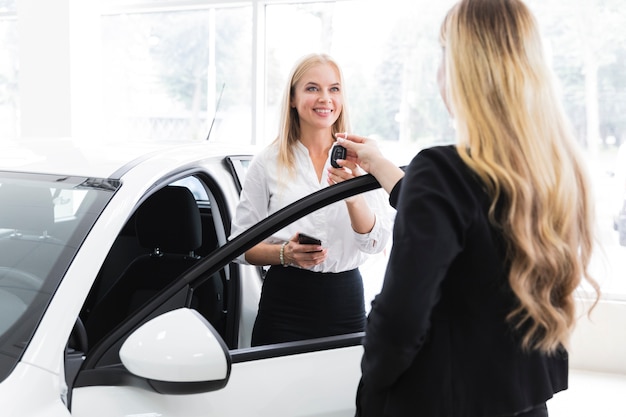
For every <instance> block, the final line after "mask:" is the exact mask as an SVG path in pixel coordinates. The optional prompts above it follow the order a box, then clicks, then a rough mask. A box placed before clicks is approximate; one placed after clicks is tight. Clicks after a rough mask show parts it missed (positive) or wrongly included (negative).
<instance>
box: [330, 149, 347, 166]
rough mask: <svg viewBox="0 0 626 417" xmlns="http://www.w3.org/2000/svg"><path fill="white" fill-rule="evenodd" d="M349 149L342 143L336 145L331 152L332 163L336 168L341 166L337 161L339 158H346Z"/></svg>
mask: <svg viewBox="0 0 626 417" xmlns="http://www.w3.org/2000/svg"><path fill="white" fill-rule="evenodd" d="M347 154H348V151H347V150H346V148H344V147H343V146H341V145H335V146H334V147H333V150H332V151H331V153H330V164H331V165H332V166H334V167H335V168H341V165H339V164H338V163H337V159H346V155H347Z"/></svg>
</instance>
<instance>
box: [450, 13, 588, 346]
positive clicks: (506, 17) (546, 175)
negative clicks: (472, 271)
mask: <svg viewBox="0 0 626 417" xmlns="http://www.w3.org/2000/svg"><path fill="white" fill-rule="evenodd" d="M441 41H442V45H443V47H444V60H445V64H444V65H445V74H446V75H445V77H446V86H447V89H446V95H447V97H446V99H447V102H448V105H449V106H450V110H451V112H452V114H453V115H454V117H455V119H456V122H457V140H458V142H457V148H458V151H459V153H460V155H461V157H462V158H463V160H464V161H465V162H466V163H467V165H468V166H469V167H470V168H471V169H472V170H473V171H475V172H476V174H477V175H478V176H479V177H480V178H481V179H482V181H483V182H484V183H485V184H486V187H487V190H488V192H489V193H490V195H491V197H492V204H491V209H490V212H489V215H490V219H491V221H492V223H493V224H495V225H496V227H498V228H500V229H501V230H502V232H503V233H504V237H505V239H506V241H507V244H508V257H509V259H508V260H509V262H510V274H509V282H510V285H511V288H512V290H513V292H514V293H515V295H516V297H517V299H518V301H519V303H518V305H517V306H516V307H515V308H514V309H513V310H512V311H511V313H510V314H509V316H508V319H509V320H510V321H511V322H512V323H514V325H515V326H516V328H517V329H521V330H522V331H523V332H522V334H523V338H522V346H523V347H524V348H525V349H529V348H530V349H538V350H540V351H544V352H548V353H553V352H555V351H556V350H557V349H558V348H559V347H560V346H567V345H568V342H569V337H570V334H571V331H572V330H573V328H574V325H575V322H576V307H575V303H574V291H575V290H576V288H577V287H578V285H579V284H580V283H581V280H582V279H583V278H584V279H586V280H587V281H588V282H589V283H590V284H591V286H592V287H593V288H594V289H595V291H596V301H595V302H596V303H597V300H598V298H599V295H600V291H599V287H598V284H597V283H596V282H595V281H594V280H593V278H592V277H591V276H590V274H589V271H588V267H589V262H590V258H591V254H592V249H593V243H594V231H593V224H594V213H593V202H592V197H591V191H590V184H589V179H588V177H587V174H586V172H585V169H584V164H583V162H582V157H581V155H580V154H579V151H578V148H577V145H576V143H575V140H574V137H573V134H572V132H571V131H570V127H569V123H568V122H567V120H566V118H565V116H564V113H563V110H562V107H561V104H560V102H559V100H558V98H557V95H556V92H555V89H554V87H553V84H552V74H551V72H550V70H549V67H548V65H547V63H546V60H545V57H544V52H543V48H542V45H541V38H540V34H539V31H538V28H537V23H536V21H535V19H534V17H533V15H532V13H531V12H530V11H529V10H528V8H527V7H526V6H525V5H524V3H523V2H522V1H519V0H462V1H460V2H459V3H458V4H457V5H456V6H454V7H453V8H452V9H451V10H450V12H449V13H448V15H447V17H446V19H445V20H444V22H443V25H442V28H441Z"/></svg>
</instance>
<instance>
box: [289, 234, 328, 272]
mask: <svg viewBox="0 0 626 417" xmlns="http://www.w3.org/2000/svg"><path fill="white" fill-rule="evenodd" d="M298 235H299V233H296V234H295V235H293V237H292V238H291V239H290V240H289V243H287V244H286V245H285V249H284V257H285V263H286V264H288V265H295V266H299V267H301V268H310V267H312V266H315V265H317V264H320V263H322V262H324V261H325V260H326V257H327V256H328V249H326V248H324V247H323V246H319V245H301V244H300V243H298Z"/></svg>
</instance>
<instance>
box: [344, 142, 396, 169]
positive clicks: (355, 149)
mask: <svg viewBox="0 0 626 417" xmlns="http://www.w3.org/2000/svg"><path fill="white" fill-rule="evenodd" d="M339 135H341V136H339ZM336 136H337V143H338V144H339V145H341V146H343V147H344V148H346V150H347V151H348V152H347V161H348V162H352V163H353V164H355V165H358V166H360V167H361V168H363V169H364V170H365V171H366V172H371V169H372V165H375V164H376V163H377V162H379V161H381V160H384V159H385V157H384V156H383V154H382V153H381V152H380V149H378V144H377V143H376V141H375V140H373V139H368V138H365V137H362V136H357V135H350V134H348V133H338V134H337V135H336ZM345 162H346V161H344V160H341V159H339V160H338V163H339V164H340V165H341V166H344V165H345Z"/></svg>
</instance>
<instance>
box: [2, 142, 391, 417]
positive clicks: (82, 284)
mask: <svg viewBox="0 0 626 417" xmlns="http://www.w3.org/2000/svg"><path fill="white" fill-rule="evenodd" d="M61 142H63V143H53V142H50V141H46V142H40V143H38V144H35V145H33V146H30V145H27V144H18V145H14V146H12V147H7V149H5V151H3V154H2V155H0V404H1V407H0V409H1V411H0V415H2V416H7V417H9V416H11V417H13V416H15V417H18V416H19V417H61V416H63V417H66V416H73V417H99V416H102V417H105V416H106V417H112V416H133V417H139V416H141V417H156V416H164V417H165V416H181V417H182V416H184V417H195V416H198V417H200V416H202V417H210V416H219V417H227V416H233V417H242V416H245V417H252V416H271V417H281V416H285V417H287V416H288V417H296V416H309V417H312V416H324V417H333V416H336V417H339V416H346V417H347V416H353V415H354V409H355V407H354V399H355V392H356V387H357V383H358V380H359V377H360V368H359V366H360V359H361V354H362V347H361V337H362V334H347V335H342V336H337V337H330V338H324V339H316V340H307V341H303V342H292V343H283V344H277V345H270V346H262V347H255V348H250V335H251V329H252V325H253V322H254V318H255V314H256V311H257V304H258V300H259V295H260V289H261V284H262V273H263V270H262V269H261V268H258V267H253V266H249V265H241V264H238V263H235V262H233V260H234V259H235V258H236V257H237V256H238V255H240V254H241V253H243V252H244V251H245V250H247V249H248V248H250V247H252V246H253V245H255V244H256V243H258V242H260V241H261V240H263V239H264V238H266V237H268V236H269V235H271V234H272V233H273V232H275V231H276V230H278V229H280V228H282V227H284V226H285V225H287V224H289V223H290V222H292V221H294V220H296V219H297V218H299V217H301V216H303V215H305V214H308V213H310V212H312V211H314V210H316V209H318V208H321V207H324V206H326V205H328V204H331V203H333V202H335V201H338V200H341V199H343V198H345V197H347V196H350V195H354V194H356V193H360V192H366V191H369V190H373V189H375V188H378V187H379V185H378V183H377V182H376V181H375V180H374V179H373V178H372V177H371V176H362V177H359V178H357V179H354V180H352V181H347V182H344V183H341V184H338V185H336V186H333V187H329V188H326V189H324V190H322V191H320V192H318V193H315V194H312V195H311V196H308V197H306V198H304V199H302V200H300V201H298V202H296V203H294V204H293V205H292V206H290V207H288V208H286V209H284V210H282V211H281V212H279V213H276V214H275V215H273V216H271V217H269V218H267V219H266V220H265V221H263V222H261V223H259V224H258V225H256V226H255V227H253V228H251V229H249V230H248V231H246V232H245V233H243V234H242V235H240V236H238V237H237V238H235V239H233V240H232V241H230V242H229V241H227V237H228V236H229V233H230V220H231V216H232V214H233V213H234V209H235V205H236V204H237V201H238V198H239V191H240V184H241V182H242V180H243V176H244V175H245V171H246V165H247V163H248V162H249V160H250V158H251V156H250V152H247V153H246V152H243V151H242V150H241V149H222V148H220V147H219V146H217V145H215V144H207V143H198V144H190V145H175V146H169V147H164V148H162V149H158V150H152V149H149V148H150V147H151V146H152V145H147V144H145V145H142V146H138V147H137V146H135V147H124V148H120V147H113V148H106V147H99V148H98V147H89V146H83V147H77V146H73V145H72V143H71V142H69V141H61Z"/></svg>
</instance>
